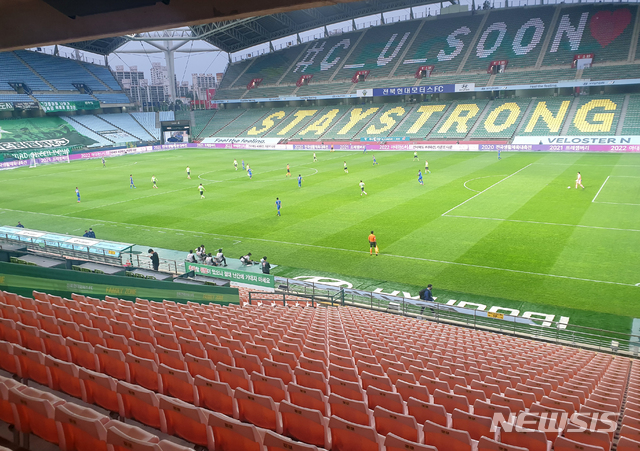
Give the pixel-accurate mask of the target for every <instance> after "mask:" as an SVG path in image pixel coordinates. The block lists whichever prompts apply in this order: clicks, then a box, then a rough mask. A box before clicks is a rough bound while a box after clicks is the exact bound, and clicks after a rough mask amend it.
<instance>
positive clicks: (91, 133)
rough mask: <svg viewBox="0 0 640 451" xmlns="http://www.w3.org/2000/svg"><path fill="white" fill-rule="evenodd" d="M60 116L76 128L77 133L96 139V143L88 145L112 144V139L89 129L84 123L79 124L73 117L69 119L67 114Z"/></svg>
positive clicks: (102, 145)
mask: <svg viewBox="0 0 640 451" xmlns="http://www.w3.org/2000/svg"><path fill="white" fill-rule="evenodd" d="M60 118H61V119H62V120H63V121H65V122H66V123H68V124H69V125H71V126H72V127H73V128H75V129H76V130H78V132H79V133H81V134H83V135H84V136H87V137H89V138H91V139H93V140H94V141H97V144H94V145H92V146H90V147H105V146H112V145H113V141H111V140H109V139H107V138H105V137H104V136H102V135H100V134H98V133H96V132H94V131H93V130H91V129H90V128H88V127H85V126H84V124H81V123H80V122H78V121H75V120H73V119H71V118H70V117H67V116H60Z"/></svg>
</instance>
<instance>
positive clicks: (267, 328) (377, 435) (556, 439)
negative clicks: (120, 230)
mask: <svg viewBox="0 0 640 451" xmlns="http://www.w3.org/2000/svg"><path fill="white" fill-rule="evenodd" d="M245 294H246V293H245ZM33 296H34V298H30V297H25V296H18V295H15V294H12V293H9V292H2V293H0V314H1V316H2V318H1V320H0V368H1V369H2V370H3V371H4V372H7V373H9V374H10V375H12V376H14V377H18V378H20V381H21V382H24V383H25V384H26V383H28V381H35V382H38V383H40V384H42V385H44V387H42V388H43V389H42V390H41V389H39V388H34V387H31V386H27V385H23V384H22V383H21V382H18V381H16V380H14V379H11V378H8V377H4V376H3V377H1V378H0V407H2V408H0V421H2V422H4V423H7V424H9V425H12V426H13V427H15V428H16V430H17V432H18V433H21V434H34V435H37V436H38V437H40V438H42V439H44V440H45V441H47V442H50V443H52V444H65V448H64V449H69V448H67V447H66V445H70V444H71V443H74V442H75V441H76V440H82V441H83V442H84V443H85V444H86V445H87V446H91V448H88V449H104V447H105V446H106V445H107V444H109V445H110V446H115V448H114V449H115V450H117V451H120V449H129V450H135V449H141V450H143V449H144V450H148V451H160V450H166V451H169V450H175V451H177V450H180V451H182V450H184V449H186V448H184V447H181V446H182V445H178V444H176V443H175V442H172V441H169V440H168V439H166V440H162V441H160V438H159V437H158V435H160V434H168V435H169V436H176V437H179V438H181V439H183V440H186V441H187V442H190V443H193V444H196V445H200V446H204V447H207V448H208V449H216V450H221V451H232V450H236V449H252V450H253V449H255V450H260V449H262V448H260V447H259V446H260V444H263V445H264V444H268V445H269V446H274V448H269V450H270V451H273V450H285V449H288V450H295V451H297V450H317V448H316V447H315V446H324V447H325V448H326V449H331V450H344V451H346V450H353V449H359V450H360V449H363V450H365V449H373V450H377V451H383V450H384V449H385V448H384V445H383V443H385V444H386V446H387V447H386V450H387V451H396V450H397V449H415V450H431V451H432V450H433V449H435V448H430V447H437V449H445V450H448V449H455V450H458V449H460V450H462V449H467V450H468V449H478V450H480V451H485V450H500V449H502V450H509V451H511V450H521V449H529V450H538V449H541V450H549V449H551V447H552V446H554V445H555V450H556V451H565V450H569V449H583V450H589V451H592V450H594V451H595V450H596V449H600V450H602V449H606V450H609V449H611V443H612V441H613V439H614V438H616V437H619V442H618V444H617V446H618V448H617V449H618V450H621V451H627V450H629V449H637V441H636V439H637V438H638V432H637V426H638V425H639V424H640V423H639V422H640V419H639V418H640V415H638V412H639V410H636V408H637V406H638V404H639V403H640V401H639V399H640V398H639V396H638V393H640V368H638V365H637V362H635V361H633V362H632V360H631V359H628V358H625V357H621V356H612V355H609V354H604V353H598V352H594V351H590V350H585V349H578V348H572V347H568V346H561V345H556V344H550V343H545V342H538V341H533V340H527V339H522V338H514V337H509V336H506V335H500V334H497V333H492V332H484V331H479V330H473V329H468V328H462V327H457V326H452V325H446V324H442V323H436V322H431V321H419V320H416V319H413V318H407V317H402V316H397V315H391V314H388V313H381V312H374V311H369V310H365V309H358V308H355V307H329V308H325V307H318V308H313V307H308V306H307V307H304V308H303V307H295V306H294V307H283V306H282V305H278V304H276V303H275V302H274V305H272V306H266V305H262V306H251V305H248V304H247V305H245V306H244V307H239V306H232V305H230V306H226V307H224V306H220V305H217V304H209V305H203V304H198V303H192V302H188V303H186V304H176V303H174V302H170V301H163V302H150V301H147V300H144V299H137V300H136V302H135V303H132V302H131V301H123V300H119V299H117V298H109V299H108V300H106V299H105V300H104V301H102V300H98V299H94V298H88V297H85V296H82V295H75V294H74V295H72V299H64V298H61V297H58V296H50V295H47V294H45V293H39V292H33ZM267 296H268V294H267ZM274 297H275V296H274ZM51 313H53V315H51ZM116 315H117V317H118V318H121V319H122V321H119V322H118V325H119V327H120V329H119V330H121V331H122V332H123V333H124V335H119V334H115V333H114V329H113V328H114V326H115V325H112V324H111V322H114V323H115V321H112V319H113V318H114V317H115V316H116ZM63 317H64V318H67V319H68V321H67V320H63V319H62V318H63ZM98 318H102V319H101V320H99V319H98ZM156 318H157V319H158V320H162V321H158V320H156ZM27 323H28V324H34V325H35V326H27ZM80 323H82V326H80ZM85 324H92V325H93V326H95V328H94V327H86V326H85ZM71 325H75V326H76V327H75V328H73V327H71ZM37 326H40V327H37ZM42 326H44V327H42ZM61 326H64V329H62V327H61ZM45 328H46V329H48V330H52V332H48V331H45V330H44V329H45ZM81 328H82V329H81ZM161 330H162V331H161ZM164 330H167V331H170V332H164ZM61 332H62V334H61ZM64 334H67V335H69V334H73V335H74V336H75V337H76V338H71V336H66V337H65V336H64ZM185 334H186V335H185ZM187 336H189V337H195V339H193V338H188V340H191V341H189V342H187V341H185V338H186V337H187ZM232 337H237V338H238V339H233V338H232ZM272 337H273V338H272ZM107 339H109V340H112V342H113V343H116V342H117V343H118V344H117V345H118V346H122V350H117V349H114V348H108V347H105V346H103V345H101V344H98V343H107V341H106V340H107ZM115 339H117V340H116V341H114V340H115ZM140 339H144V340H145V341H146V342H147V343H146V344H148V346H145V347H142V346H141V345H143V344H145V343H143V342H142V341H141V340H140ZM158 340H162V342H163V343H165V344H167V345H168V346H170V348H164V349H166V350H167V351H171V354H172V355H173V356H174V361H173V365H174V368H173V369H171V368H168V367H166V366H165V365H163V364H160V365H159V366H160V367H163V366H164V367H165V368H168V369H165V370H160V373H162V374H161V375H168V376H172V377H174V378H178V377H181V376H179V375H181V374H183V375H184V377H185V378H186V379H187V380H190V379H189V378H195V380H196V381H200V382H196V388H197V389H196V390H192V391H191V393H192V395H191V396H193V398H192V401H191V400H189V401H183V400H179V399H176V398H174V397H172V395H171V392H170V390H171V389H170V388H169V387H170V386H172V384H173V383H175V382H176V381H171V379H168V378H167V379H165V380H166V381H167V382H168V385H165V384H159V385H158V387H157V390H155V391H154V390H148V389H143V388H142V387H140V386H139V385H138V384H137V383H136V382H135V381H132V380H131V375H132V374H135V373H136V371H138V368H141V367H142V366H141V365H143V364H144V362H145V361H147V362H149V365H150V366H149V368H155V367H154V366H153V363H154V362H156V364H157V363H158V362H160V363H161V362H162V360H163V359H165V358H166V357H165V356H166V355H167V354H166V353H164V352H158V350H160V351H161V350H162V347H161V346H158ZM276 340H277V341H276ZM92 341H93V342H94V343H96V344H95V345H92V344H91V342H92ZM187 343H192V344H189V346H191V348H193V347H194V346H196V345H197V344H198V343H200V344H199V345H198V346H196V347H197V349H198V351H196V352H198V353H201V352H202V351H201V350H202V349H204V353H202V354H201V357H195V356H193V355H191V354H188V352H187V349H188V348H186V347H185V345H187ZM257 343H264V344H260V345H257ZM231 346H233V347H234V349H235V351H233V352H231V350H230V349H231V348H230V347H231ZM81 348H85V349H87V350H92V351H97V354H98V357H96V355H95V354H89V353H87V355H88V356H91V357H93V361H92V360H83V359H81V358H80V356H81V354H80V353H78V350H79V349H81ZM282 349H290V350H291V351H290V352H289V351H286V352H284V351H282ZM222 350H226V353H222V352H221V351H222ZM61 351H62V352H63V354H62V355H60V354H56V355H58V356H66V359H67V360H66V362H65V361H64V360H60V359H59V358H58V357H54V356H53V354H54V353H59V352H61ZM125 351H126V353H125ZM142 354H144V356H142ZM223 356H228V357H223ZM107 357H108V358H109V359H112V360H108V359H107ZM194 358H195V359H196V360H198V362H199V364H198V365H189V363H193V362H194ZM221 358H224V359H225V361H226V362H227V363H222V361H221ZM247 361H251V362H252V363H251V365H254V367H253V369H254V371H253V372H252V373H251V376H249V373H248V372H247V370H246V369H245V368H246V367H247V363H246V362H247ZM92 362H93V363H92ZM96 362H97V363H96ZM334 362H340V365H337V364H336V363H334ZM376 362H377V363H376ZM403 362H404V363H403ZM436 362H437V363H436ZM86 365H90V366H91V367H92V368H93V369H91V370H89V369H87V368H86V367H85V366H86ZM308 365H312V366H313V367H314V368H316V369H317V370H319V371H316V370H309V369H308V368H309V366H308ZM117 366H119V367H120V368H122V369H123V372H122V374H119V375H117V377H118V378H120V379H117V378H116V377H114V376H110V375H109V374H108V373H109V372H113V368H115V367H117ZM407 366H408V367H407ZM365 367H366V368H367V369H369V370H371V371H375V373H376V374H373V373H369V372H368V371H367V370H365V369H364V368H365ZM205 368H208V369H207V370H206V371H210V372H212V374H209V375H208V376H209V377H213V379H209V378H207V377H204V376H202V373H200V372H201V371H205V370H204V369H205ZM430 368H432V369H430ZM132 369H133V371H132ZM403 369H404V370H403ZM434 369H435V370H437V375H436V373H435V371H434ZM398 371H404V372H405V373H406V374H407V375H412V376H413V375H414V374H419V375H421V377H420V381H419V382H418V383H415V382H411V383H407V382H406V381H405V380H403V379H396V382H395V383H393V382H391V379H390V377H388V376H385V374H387V375H392V374H397V372H398ZM428 371H429V372H430V374H431V375H432V376H433V377H427V376H425V375H423V374H426V372H428ZM348 373H350V374H352V375H353V380H354V382H353V383H351V382H349V381H347V380H345V379H340V378H338V377H337V375H347V374H348ZM463 373H464V374H468V375H469V377H470V378H471V383H470V384H469V383H468V382H467V380H466V379H465V378H464V377H460V376H457V375H461V374H463ZM314 375H317V377H316V376H314ZM327 375H328V376H329V380H327V379H326V376H327ZM156 376H157V375H156ZM311 376H313V377H311ZM282 377H286V378H287V380H288V382H285V381H284V380H283V379H282ZM347 377H350V376H347ZM406 377H409V376H403V378H406ZM410 379H412V380H414V379H413V378H410ZM176 380H177V379H176ZM331 380H333V382H331ZM449 381H451V382H449ZM432 382H434V384H432ZM494 382H495V383H494ZM436 386H437V387H439V388H436ZM473 386H477V387H484V388H483V390H486V391H487V393H489V394H490V396H486V395H485V396H484V397H483V396H481V395H480V394H482V395H484V393H483V392H482V391H481V390H479V389H478V390H475V392H477V393H478V394H474V395H473V396H476V397H477V398H476V399H475V401H473V402H471V401H472V400H473V399H474V398H471V399H470V397H471V395H466V394H462V393H466V390H470V389H471V388H472V387H473ZM314 387H317V388H314ZM347 387H353V388H352V389H351V390H347ZM407 387H414V388H413V389H412V390H411V391H413V392H415V393H416V394H417V393H421V394H420V395H418V396H421V397H424V398H426V399H425V400H421V399H418V398H416V397H413V396H411V395H412V394H413V393H409V392H408V390H407ZM515 387H517V389H516V388H515ZM154 388H155V387H154ZM191 388H193V387H191ZM199 388H208V389H209V390H212V391H211V392H209V391H201V390H199ZM419 388H421V389H422V390H419ZM44 390H46V391H44ZM334 390H338V391H340V392H341V393H343V395H345V394H351V395H350V396H354V397H357V398H360V399H362V401H359V400H358V399H354V398H353V397H352V398H346V397H344V396H343V395H338V394H337V393H335V392H334ZM560 390H562V391H560ZM568 391H569V392H573V393H580V396H581V397H578V396H573V397H571V395H567V394H566V393H567V392H568ZM536 393H538V395H535V394H536ZM272 396H276V397H277V398H276V399H280V398H279V397H283V398H282V400H281V402H280V403H277V402H276V401H275V400H274V399H273V398H272ZM532 396H533V397H532ZM76 398H77V399H78V400H77V401H76ZM223 398H228V399H229V400H230V401H231V404H230V405H229V406H225V405H224V403H222V401H223ZM207 399H209V400H211V401H218V402H217V403H214V404H208V405H205V404H203V402H205V400H207ZM563 399H572V400H573V401H572V402H567V401H564V400H563ZM603 399H604V400H607V401H609V402H606V403H605V402H603ZM80 400H81V401H82V402H83V403H85V404H84V405H85V406H87V405H88V406H93V405H96V406H98V407H100V408H104V409H106V411H107V412H109V413H111V415H112V418H116V417H117V415H119V416H121V417H122V420H123V421H124V420H125V419H126V420H135V421H138V422H141V423H142V424H143V425H145V426H146V431H142V430H139V429H137V428H136V427H135V426H132V425H127V424H124V423H123V422H121V421H119V420H112V419H110V418H109V417H107V416H104V414H103V413H98V411H97V410H94V409H93V408H92V407H79V402H80ZM234 406H237V407H234ZM527 406H528V407H527ZM554 406H555V407H554ZM212 407H213V410H210V409H212ZM226 407H231V409H230V410H227V413H226V414H225V413H222V412H220V411H216V408H223V409H226ZM247 407H248V409H247ZM558 407H560V408H558ZM398 410H400V411H401V412H398ZM497 411H499V412H500V413H502V414H503V416H505V419H504V420H505V421H504V422H501V423H500V422H499V423H498V424H497V429H498V430H497V431H496V432H493V431H491V430H490V429H489V428H488V427H487V424H486V420H487V418H486V417H487V416H489V417H490V418H489V424H490V421H491V417H493V413H494V412H497ZM574 411H575V412H577V416H576V417H572V419H571V421H572V422H573V421H575V422H576V423H575V424H576V425H577V424H582V427H581V429H580V428H578V429H577V430H574V429H575V428H573V427H572V426H571V425H567V426H565V427H560V428H558V427H554V426H553V423H552V424H548V421H549V414H553V413H554V412H555V413H556V414H558V413H562V412H567V413H569V414H571V413H573V412H574ZM620 411H622V412H623V414H622V415H621V414H620ZM101 412H103V411H101ZM595 412H597V413H607V412H610V413H611V414H610V415H609V419H608V420H607V419H605V417H603V418H602V419H598V420H597V421H592V419H593V417H592V416H590V414H591V413H595ZM228 415H230V416H228ZM512 415H513V417H512ZM523 415H525V416H526V418H527V421H528V423H527V424H528V425H530V426H531V427H533V428H535V429H525V428H513V427H512V425H513V424H514V423H515V420H516V417H515V416H518V417H517V418H518V421H520V419H522V418H524V417H523ZM347 417H349V418H347ZM618 417H620V418H621V424H620V425H619V424H618V423H617V420H618ZM418 418H419V419H418ZM555 418H560V417H559V416H555ZM240 420H243V421H245V422H244V423H241V422H240ZM354 420H355V421H356V422H354ZM265 421H266V422H265ZM552 421H554V420H552ZM251 422H253V423H254V424H251ZM358 422H359V423H358ZM439 422H441V423H444V424H441V423H439ZM578 422H580V423H578ZM555 424H556V425H558V423H557V422H556V423H555ZM258 427H260V428H262V427H267V428H273V429H275V431H274V432H266V430H265V429H257V428H258ZM149 428H151V429H149ZM281 433H282V434H284V435H286V436H289V437H291V438H293V439H295V440H298V442H293V441H289V440H288V439H287V438H285V437H284V436H283V435H281ZM385 436H386V437H385ZM240 437H243V438H240ZM169 438H170V439H171V437H169ZM239 440H240V441H239ZM267 440H268V441H267ZM125 442H128V443H129V444H128V445H126V444H125ZM305 442H306V443H307V444H308V445H310V446H306V445H305ZM132 444H135V446H140V448H136V447H134V446H133V445H132ZM145 444H146V445H147V447H146V448H144V447H142V446H143V445H145ZM150 444H157V445H158V446H157V447H150ZM161 445H162V446H161ZM240 446H242V447H241V448H240ZM305 446H306V447H305ZM593 446H597V447H596V448H593ZM191 447H192V445H191ZM517 447H520V448H517ZM598 447H599V448H598ZM71 449H85V448H71Z"/></svg>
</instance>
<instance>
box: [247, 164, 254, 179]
mask: <svg viewBox="0 0 640 451" xmlns="http://www.w3.org/2000/svg"><path fill="white" fill-rule="evenodd" d="M247 175H248V176H249V180H251V179H252V178H253V172H251V168H250V167H249V166H247Z"/></svg>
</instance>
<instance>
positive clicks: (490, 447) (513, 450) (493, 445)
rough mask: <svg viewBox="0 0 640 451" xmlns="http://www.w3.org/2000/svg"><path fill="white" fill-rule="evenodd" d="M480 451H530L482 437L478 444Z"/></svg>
mask: <svg viewBox="0 0 640 451" xmlns="http://www.w3.org/2000/svg"><path fill="white" fill-rule="evenodd" d="M478 451H529V450H528V449H527V448H522V447H520V446H513V445H507V444H506V443H500V442H498V441H496V440H491V439H490V438H487V437H481V438H480V441H479V442H478Z"/></svg>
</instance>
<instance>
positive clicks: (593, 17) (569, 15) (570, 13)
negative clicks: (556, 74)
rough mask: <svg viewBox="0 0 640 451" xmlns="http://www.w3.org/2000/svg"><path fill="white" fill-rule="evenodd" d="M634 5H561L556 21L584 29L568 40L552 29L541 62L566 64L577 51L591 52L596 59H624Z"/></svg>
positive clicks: (628, 45) (631, 32)
mask: <svg viewBox="0 0 640 451" xmlns="http://www.w3.org/2000/svg"><path fill="white" fill-rule="evenodd" d="M636 12H637V8H636V7H633V6H626V5H620V6H618V5H616V6H613V5H610V4H609V5H570V4H569V5H564V6H562V7H561V10H560V17H559V18H558V23H559V25H566V26H567V28H566V29H567V30H568V29H569V28H568V25H569V24H570V25H571V26H572V27H574V29H579V25H580V21H581V20H583V21H584V31H583V32H582V34H581V35H579V36H577V37H575V38H574V40H573V42H571V41H570V39H569V38H568V36H567V34H566V33H563V34H559V33H555V32H556V30H557V29H558V26H556V30H554V33H555V34H554V36H553V38H552V41H551V42H550V43H549V49H548V50H547V54H546V55H545V57H544V61H543V64H544V65H545V66H555V65H559V64H561V65H569V64H571V62H572V61H573V57H574V55H576V54H578V53H594V54H595V58H596V61H597V62H604V61H625V60H626V59H627V57H628V55H629V47H630V45H631V36H632V34H633V24H634V23H635V17H636Z"/></svg>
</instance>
